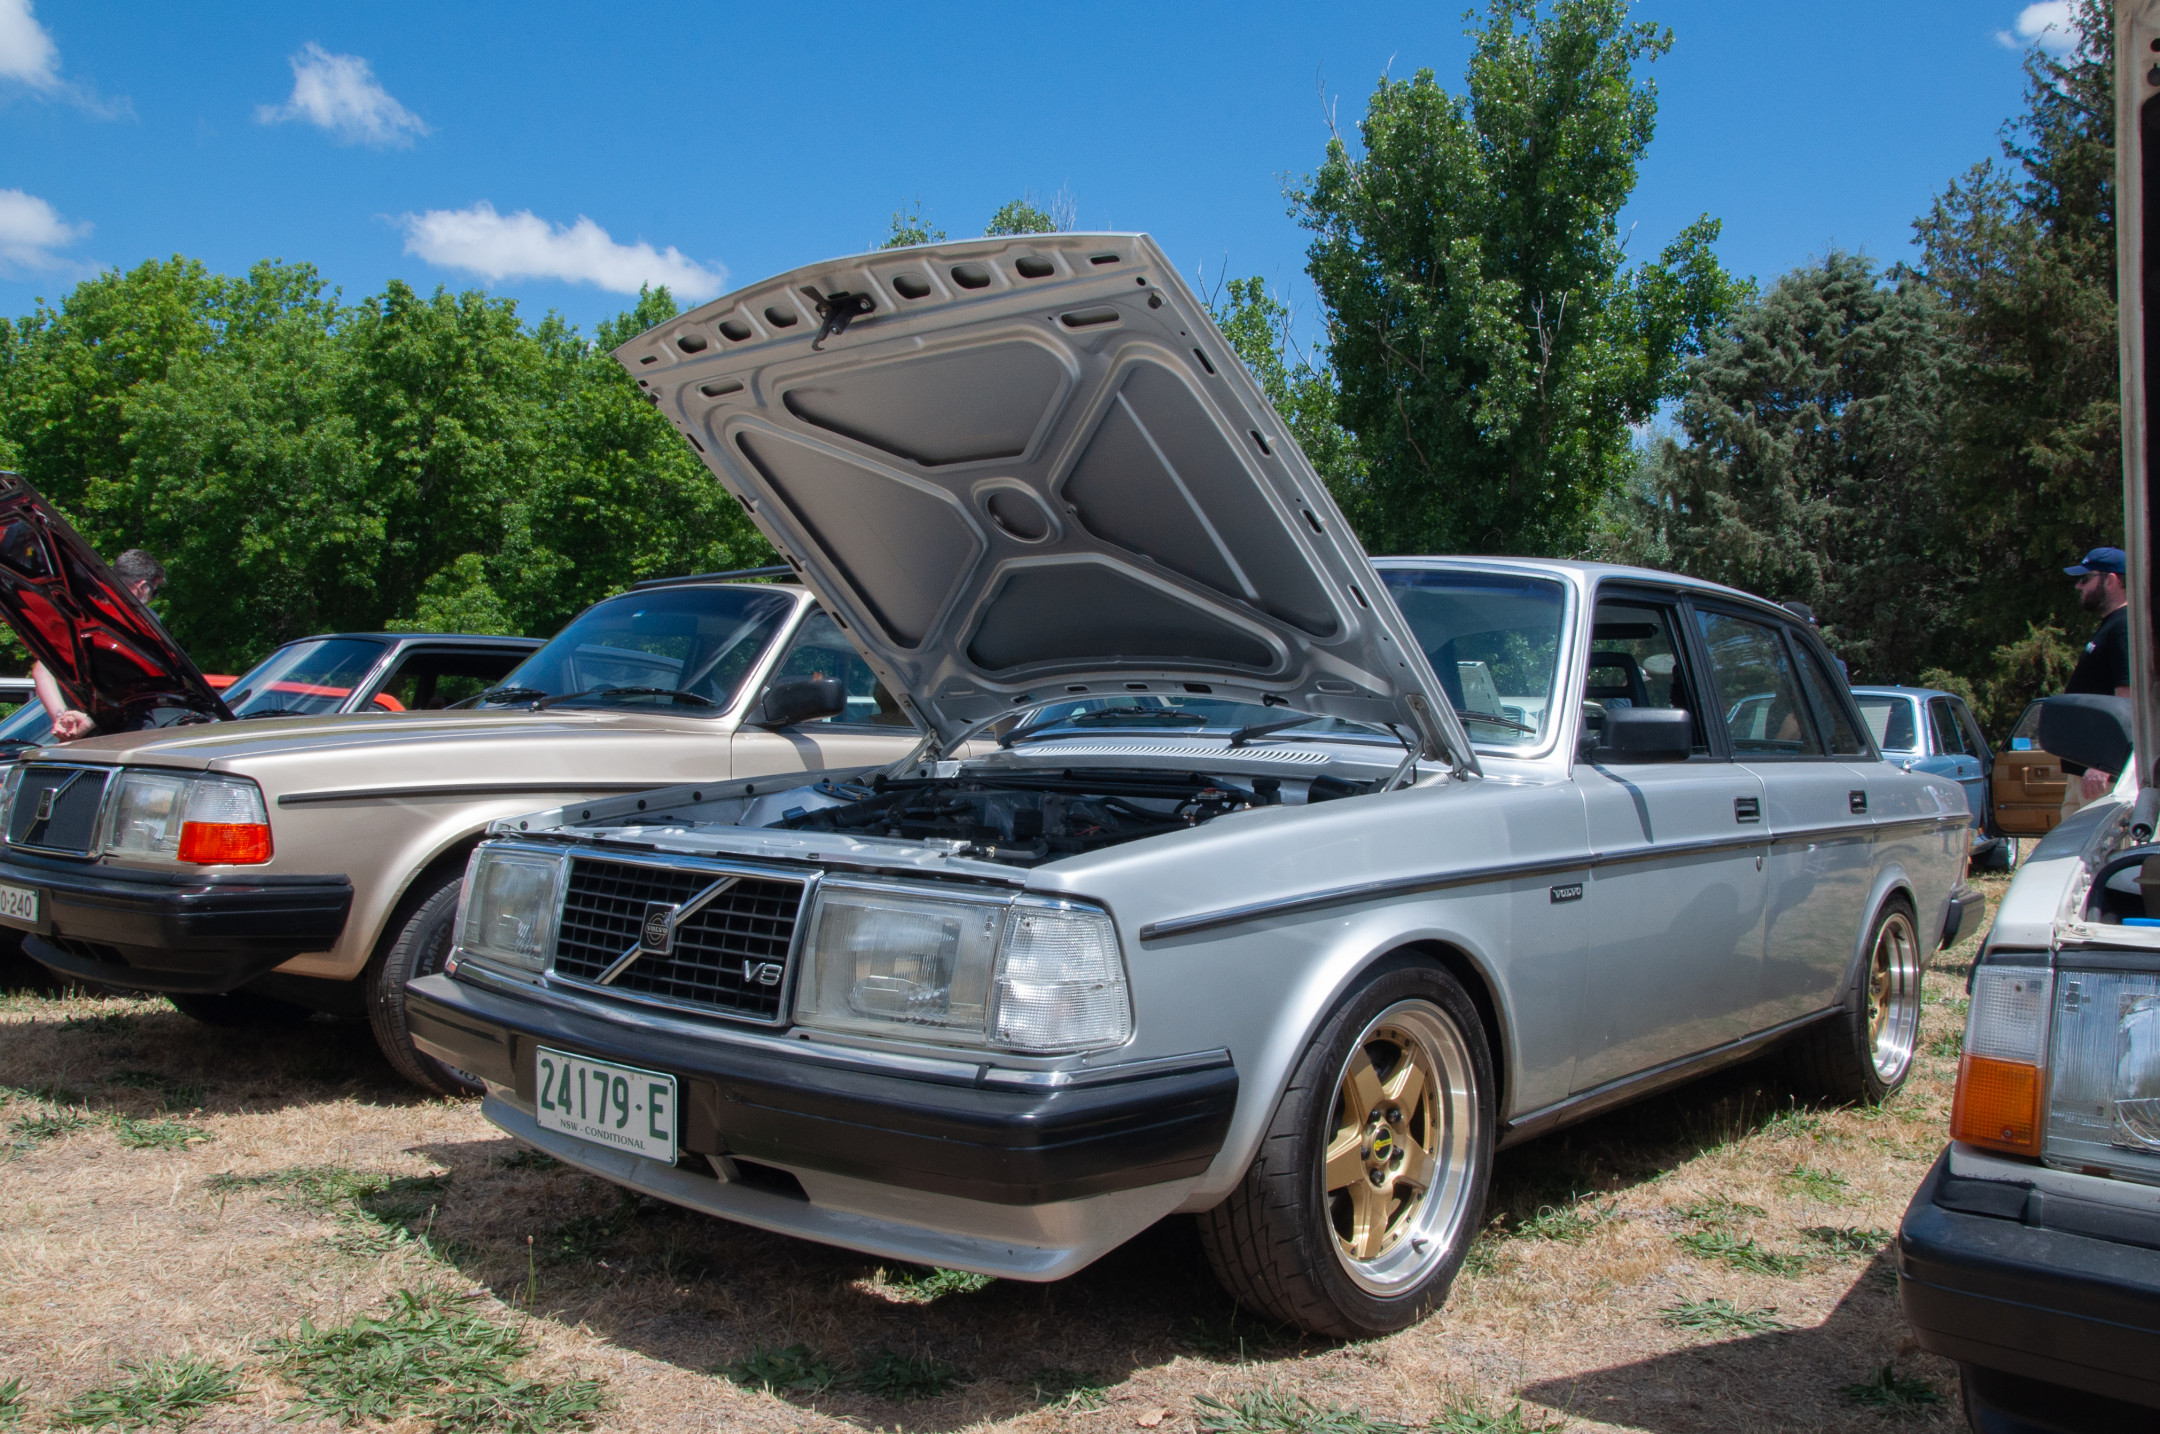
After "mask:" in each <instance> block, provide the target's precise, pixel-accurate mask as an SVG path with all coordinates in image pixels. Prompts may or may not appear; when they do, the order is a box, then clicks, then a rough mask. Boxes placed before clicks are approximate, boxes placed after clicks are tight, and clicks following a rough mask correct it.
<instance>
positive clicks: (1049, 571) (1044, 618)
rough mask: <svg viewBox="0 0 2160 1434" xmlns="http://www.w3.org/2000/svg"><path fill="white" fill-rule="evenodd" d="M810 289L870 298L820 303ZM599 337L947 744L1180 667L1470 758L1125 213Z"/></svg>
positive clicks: (1321, 514) (912, 254) (1206, 687)
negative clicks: (614, 342) (1110, 220)
mask: <svg viewBox="0 0 2160 1434" xmlns="http://www.w3.org/2000/svg"><path fill="white" fill-rule="evenodd" d="M835 305H839V306H841V307H846V308H849V309H853V308H854V307H855V306H867V311H866V312H862V313H861V314H860V315H859V316H858V317H854V318H853V319H852V321H851V322H848V323H847V324H846V325H845V326H843V327H840V328H838V329H837V330H836V329H835V321H828V319H827V317H826V316H827V315H828V314H831V313H834V312H835V308H834V306H835ZM615 356H616V358H617V359H618V360H620V361H621V363H622V364H623V366H624V367H625V368H626V369H627V370H629V372H630V374H631V375H632V377H634V378H635V379H636V380H637V382H638V385H639V387H641V388H642V389H644V390H645V392H646V394H647V396H648V397H650V398H651V399H652V401H653V402H654V403H655V404H656V405H657V406H658V407H659V409H660V411H661V412H662V413H663V414H665V415H666V416H667V417H668V419H669V420H670V421H671V422H672V423H674V424H675V426H676V427H677V428H678V429H680V430H681V431H682V432H683V434H684V435H685V436H686V437H688V438H689V439H690V440H691V442H692V443H693V444H694V445H695V446H696V448H697V449H698V452H699V453H700V455H701V456H702V457H703V458H704V461H705V464H706V466H707V467H709V468H710V469H711V470H712V472H713V474H714V475H715V476H716V477H718V478H719V480H720V481H721V482H722V483H723V484H725V485H726V487H727V488H728V491H730V492H731V493H733V494H734V495H735V496H736V497H737V498H738V499H740V500H741V502H742V503H743V505H744V507H745V508H746V509H747V510H748V511H749V513H750V515H751V517H752V518H753V519H754V520H755V521H756V523H757V525H758V527H759V529H760V530H761V531H763V532H764V533H765V535H766V536H767V537H768V538H770V539H771V540H772V541H773V543H774V544H775V545H776V546H777V547H778V548H779V549H780V551H781V552H782V553H784V554H786V555H787V556H788V557H789V559H790V560H791V561H792V562H794V563H795V564H796V565H797V566H798V567H799V568H800V569H801V571H802V574H803V578H804V580H805V581H806V582H807V583H809V585H810V586H811V587H812V588H814V589H815V590H816V591H817V593H818V596H819V597H820V598H822V599H823V600H824V602H825V603H826V605H827V607H828V609H829V610H830V611H832V612H833V613H835V614H836V615H839V616H840V618H841V620H842V621H843V622H844V623H845V625H846V626H847V628H848V630H849V632H850V634H851V636H852V637H853V638H854V640H855V642H856V644H857V645H858V646H859V647H860V648H861V650H862V652H863V654H864V656H865V657H866V658H867V659H868V661H869V662H870V665H871V667H872V668H873V669H874V670H875V671H876V672H877V674H878V676H879V677H880V678H881V679H883V681H884V682H885V684H886V686H887V687H888V688H889V689H890V690H891V691H892V692H894V693H895V694H896V695H904V698H903V700H904V701H905V702H906V703H907V704H908V705H909V706H910V707H911V709H912V710H913V711H915V712H916V713H917V714H918V715H919V717H920V719H921V721H922V722H923V724H924V725H925V726H927V727H929V728H930V729H932V730H934V731H935V732H937V733H938V735H939V736H940V738H941V739H943V740H944V742H945V743H946V745H947V746H948V747H949V746H950V745H951V744H952V743H953V742H955V741H956V740H958V738H959V737H960V736H961V734H962V733H964V732H965V731H967V730H968V729H969V728H970V727H971V726H973V725H974V724H976V723H978V722H981V721H983V720H984V719H986V718H991V717H995V716H997V715H999V714H1001V713H1005V712H1010V711H1013V710H1016V709H1020V708H1025V707H1028V706H1031V705H1035V704H1038V703H1041V702H1047V701H1052V700H1065V699H1068V698H1070V697H1073V696H1075V695H1087V694H1099V693H1116V694H1124V693H1128V692H1136V691H1139V692H1170V693H1183V692H1187V691H1193V690H1199V691H1205V692H1209V693H1211V694H1213V695H1216V696H1222V697H1229V698H1236V699H1240V700H1244V701H1248V702H1255V703H1258V702H1266V703H1270V704H1276V705H1283V704H1287V705H1288V706H1289V707H1291V708H1292V709H1294V710H1297V711H1303V712H1312V713H1318V714H1325V715H1329V716H1335V717H1341V718H1346V719H1350V720H1353V721H1360V722H1372V723H1388V724H1393V725H1395V726H1397V727H1399V728H1401V729H1403V730H1405V731H1408V732H1413V733H1416V734H1417V735H1418V738H1419V741H1420V744H1421V745H1422V746H1423V748H1424V750H1425V751H1426V753H1427V754H1428V755H1431V756H1434V757H1444V758H1446V759H1448V760H1451V761H1453V762H1454V763H1455V764H1456V766H1457V767H1458V768H1460V769H1464V770H1472V769H1474V768H1475V766H1476V758H1475V757H1473V756H1472V755H1471V754H1470V743H1469V740H1468V738H1467V736H1466V735H1465V733H1464V731H1463V728H1462V726H1461V724H1460V723H1459V722H1458V721H1457V720H1456V718H1455V715H1454V712H1453V710H1452V709H1451V707H1450V706H1449V704H1448V702H1447V700H1446V697H1445V694H1444V692H1443V689H1442V688H1441V686H1440V684H1439V682H1438V680H1437V679H1436V678H1435V676H1434V674H1433V671H1432V668H1431V666H1430V665H1429V663H1428V661H1427V659H1426V655H1425V654H1424V652H1423V651H1422V650H1420V648H1419V646H1418V644H1417V642H1416V641H1415V639H1414V638H1413V636H1412V635H1411V632H1410V629H1409V626H1408V624H1407V623H1406V622H1405V621H1404V620H1403V617H1402V615H1401V613H1400V612H1398V611H1397V610H1396V608H1395V606H1394V605H1393V604H1392V603H1389V602H1386V601H1384V600H1383V599H1382V597H1381V593H1380V579H1379V576H1378V574H1377V573H1375V572H1374V570H1373V566H1372V563H1371V561H1370V559H1368V558H1367V557H1366V555H1365V552H1364V550H1363V549H1362V548H1361V547H1360V546H1359V545H1358V542H1357V539H1356V537H1355V536H1354V535H1353V534H1352V533H1351V531H1350V527H1349V524H1348V523H1347V522H1346V521H1345V520H1344V518H1343V516H1342V514H1341V513H1340V512H1339V511H1337V509H1336V506H1335V503H1334V500H1333V499H1332V498H1330V497H1329V495H1328V491H1327V486H1326V485H1325V484H1324V483H1322V482H1321V481H1320V478H1319V476H1318V475H1317V474H1316V473H1314V471H1313V469H1312V466H1311V465H1310V464H1309V463H1308V462H1307V461H1306V460H1305V457H1304V455H1303V453H1302V452H1301V451H1300V450H1299V449H1298V446H1297V444H1296V442H1295V441H1294V440H1293V439H1292V437H1291V436H1290V433H1289V431H1288V429H1287V428H1285V427H1284V425H1283V423H1282V421H1281V420H1280V419H1279V418H1278V417H1277V416H1276V414H1275V411H1274V409H1273V407H1272V406H1271V405H1270V404H1269V403H1268V402H1267V399H1266V397H1265V396H1264V395H1263V394H1262V393H1261V391H1260V388H1259V385H1258V384H1257V383H1255V382H1254V381H1253V378H1252V376H1251V374H1249V373H1248V372H1247V371H1246V368H1245V365H1244V364H1243V363H1242V362H1241V361H1240V360H1239V359H1238V358H1237V355H1236V353H1235V351H1234V350H1232V349H1231V347H1230V346H1229V344H1228V343H1227V342H1226V341H1225V340H1224V339H1223V337H1222V335H1221V334H1220V333H1219V332H1217V330H1216V328H1215V325H1214V322H1213V320H1211V319H1210V318H1209V316H1208V312H1207V309H1206V307H1205V306H1204V305H1203V304H1202V303H1201V302H1200V301H1199V299H1198V298H1197V297H1195V296H1194V294H1193V293H1192V291H1191V290H1190V289H1189V288H1187V287H1186V285H1185V283H1184V281H1183V280H1182V279H1181V278H1180V277H1179V276H1178V273H1177V271H1176V269H1175V268H1174V267H1173V266H1172V265H1171V264H1170V262H1169V261H1168V260H1167V259H1166V258H1165V257H1164V256H1163V254H1162V251H1161V250H1160V249H1158V248H1157V247H1156V245H1155V242H1154V241H1153V240H1152V239H1149V238H1148V237H1147V236H1145V235H1138V234H1033V235H1027V236H1024V237H1021V238H1009V239H983V240H975V241H971V242H967V243H959V244H941V245H934V246H925V247H921V248H914V249H901V250H887V251H881V252H879V253H875V254H866V255H862V256H859V257H856V258H850V259H841V260H834V261H831V262H829V263H823V264H812V265H809V266H807V267H804V268H801V269H797V270H795V271H794V272H792V273H788V274H783V275H780V276H778V277H777V278H773V279H770V280H767V281H765V282H764V283H761V284H758V285H755V286H753V287H751V288H748V289H744V290H740V291H738V292H736V293H733V294H729V295H727V296H725V297H723V298H719V299H715V300H713V301H712V302H711V303H709V304H706V305H704V306H702V307H700V308H697V309H693V310H692V311H691V312H689V313H687V314H685V315H683V316H682V317H681V318H678V319H674V320H671V321H670V322H668V323H665V324H662V325H660V326H659V327H658V328H655V329H653V330H651V331H650V332H648V333H645V334H642V335H640V336H639V337H637V338H635V339H633V340H631V341H630V342H628V343H626V344H624V345H623V346H622V347H621V348H619V349H617V350H616V354H615Z"/></svg>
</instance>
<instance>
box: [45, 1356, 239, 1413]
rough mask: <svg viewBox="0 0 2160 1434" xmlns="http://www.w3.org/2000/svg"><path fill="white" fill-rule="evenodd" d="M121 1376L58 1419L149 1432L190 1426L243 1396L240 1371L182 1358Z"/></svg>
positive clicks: (80, 1398)
mask: <svg viewBox="0 0 2160 1434" xmlns="http://www.w3.org/2000/svg"><path fill="white" fill-rule="evenodd" d="M120 1373H121V1378H119V1379H117V1380H115V1381H113V1382H112V1383H111V1384H107V1385H102V1386H100V1387H99V1388H96V1389H91V1390H86V1391H84V1392H83V1393H81V1394H78V1395H76V1396H75V1397H74V1398H73V1399H71V1400H69V1401H68V1403H67V1407H66V1408H65V1409H62V1410H61V1411H60V1412H59V1413H58V1414H57V1415H55V1416H54V1417H53V1422H54V1423H55V1424H57V1425H59V1426H60V1427H62V1428H66V1429H104V1428H108V1427H117V1428H120V1429H148V1428H150V1427H151V1426H153V1425H167V1426H179V1425H185V1424H191V1423H193V1422H194V1421H195V1420H196V1419H198V1418H200V1417H201V1416H202V1413H203V1411H204V1410H206V1409H208V1408H209V1407H210V1406H211V1405H213V1404H217V1403H221V1402H222V1401H224V1400H227V1399H230V1398H232V1397H233V1396H234V1395H236V1394H238V1393H239V1392H240V1372H239V1371H238V1370H236V1369H231V1368H228V1367H227V1366H225V1365H222V1364H217V1363H214V1362H212V1361H210V1360H207V1359H197V1358H195V1357H194V1356H192V1355H183V1356H181V1357H180V1358H178V1359H150V1360H145V1361H143V1362H142V1363H140V1364H123V1365H121V1366H120Z"/></svg>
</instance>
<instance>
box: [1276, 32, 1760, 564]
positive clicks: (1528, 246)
mask: <svg viewBox="0 0 2160 1434" xmlns="http://www.w3.org/2000/svg"><path fill="white" fill-rule="evenodd" d="M1476 42H1477V43H1476V50H1475V53H1474V55H1473V57H1472V59H1471V61H1470V65H1469V72H1468V77H1467V90H1466V93H1464V94H1462V95H1452V94H1449V93H1448V92H1446V91H1445V90H1443V89H1442V88H1441V87H1440V86H1439V85H1438V84H1437V83H1436V82H1435V80H1434V78H1433V75H1432V72H1431V71H1429V70H1421V71H1419V72H1418V73H1417V74H1416V75H1415V76H1414V77H1413V78H1412V79H1409V80H1383V81H1382V82H1381V84H1380V86H1379V87H1378V88H1377V89H1376V90H1375V91H1374V92H1373V95H1372V98H1371V100H1370V102H1369V103H1368V105H1367V108H1366V114H1365V118H1364V120H1363V121H1362V123H1361V124H1360V126H1359V137H1360V139H1361V141H1362V149H1361V152H1360V153H1358V154H1355V155H1354V154H1352V152H1351V149H1350V146H1349V145H1348V144H1347V143H1346V142H1345V141H1344V140H1343V139H1342V138H1341V137H1340V136H1337V137H1336V138H1335V139H1333V140H1331V141H1330V143H1329V145H1328V149H1327V157H1326V160H1325V162H1324V163H1323V164H1322V165H1321V167H1320V169H1319V171H1318V173H1317V174H1315V175H1313V176H1312V177H1311V178H1310V179H1309V180H1308V181H1307V183H1306V184H1305V186H1304V187H1303V188H1302V189H1299V190H1296V191H1294V192H1293V193H1292V195H1291V199H1292V203H1293V206H1294V212H1295V213H1296V214H1297V216H1298V218H1299V220H1300V222H1301V223H1303V224H1304V225H1305V226H1306V227H1307V228H1309V229H1311V230H1312V231H1313V232H1314V235H1315V238H1314V240H1313V243H1312V245H1311V247H1310V249H1309V250H1308V259H1309V263H1308V272H1309V273H1310V274H1311V276H1312V279H1313V283H1314V285H1315V287H1316V288H1317V289H1318V290H1319V293H1320V297H1321V301H1322V303H1323V304H1324V305H1325V306H1326V309H1327V314H1328V320H1329V332H1330V345H1329V353H1330V359H1331V362H1332V365H1333V368H1334V370H1335V372H1336V374H1337V375H1338V376H1339V378H1340V381H1341V392H1342V398H1341V417H1342V421H1343V423H1344V424H1345V425H1346V426H1347V427H1349V428H1350V429H1351V430H1352V431H1353V432H1355V433H1356V434H1357V436H1358V440H1359V445H1360V447H1361V448H1362V450H1363V452H1364V454H1365V457H1366V460H1367V462H1368V463H1369V465H1370V466H1369V470H1368V474H1367V477H1366V481H1365V491H1364V492H1363V493H1362V494H1361V495H1360V498H1359V500H1358V501H1357V502H1354V503H1352V504H1350V505H1349V506H1350V507H1351V508H1352V510H1353V511H1355V512H1357V513H1358V514H1360V515H1361V518H1362V521H1363V526H1362V527H1361V530H1360V531H1361V534H1362V536H1363V537H1364V538H1365V540H1366V543H1367V545H1368V546H1370V547H1373V548H1375V549H1376V550H1394V551H1442V552H1445V551H1465V550H1467V551H1481V552H1494V551H1502V550H1512V551H1528V552H1549V553H1550V552H1575V551H1578V550H1580V548H1581V547H1582V546H1583V545H1584V544H1585V543H1586V542H1587V541H1588V538H1589V532H1590V529H1591V527H1592V525H1593V523H1594V521H1595V520H1596V517H1597V515H1598V513H1599V511H1600V505H1601V503H1602V501H1603V500H1604V499H1605V498H1606V496H1607V495H1608V494H1610V493H1611V492H1612V491H1614V490H1615V489H1617V488H1619V487H1620V486H1621V485H1622V484H1623V483H1624V481H1625V479H1626V478H1627V475H1628V474H1629V472H1630V471H1631V469H1632V466H1633V464H1634V457H1633V453H1632V450H1631V447H1630V443H1629V425H1631V424H1639V423H1642V422H1644V421H1646V420H1647V419H1648V418H1649V417H1650V415H1651V414H1652V412H1653V411H1654V410H1655V409H1656V407H1657V405H1658V403H1659V401H1660V400H1661V399H1663V398H1667V397H1670V396H1673V395H1674V394H1676V393H1677V392H1678V390H1679V386H1680V365H1681V361H1682V360H1683V359H1684V358H1685V357H1686V356H1687V355H1688V354H1690V353H1693V352H1697V351H1699V350H1700V348H1701V346H1702V344H1703V342H1704V340H1705V339H1706V337H1707V336H1708V335H1709V334H1710V333H1712V332H1713V331H1714V330H1715V329H1716V327H1717V325H1718V324H1719V323H1720V322H1721V321H1722V320H1723V318H1724V317H1725V315H1726V314H1727V313H1728V312H1729V311H1730V310H1731V308H1732V305H1733V304H1734V302H1735V301H1736V300H1737V299H1738V298H1739V297H1740V295H1741V294H1742V293H1743V292H1744V291H1743V289H1742V286H1740V285H1738V284H1736V283H1734V281H1733V280H1732V279H1731V278H1730V277H1729V276H1728V275H1727V274H1726V273H1725V271H1724V269H1723V268H1722V267H1721V266H1720V265H1719V264H1718V261H1717V259H1716V257H1715V256H1714V255H1713V254H1712V253H1711V247H1710V246H1711V244H1712V243H1713V242H1714V241H1715V240H1716V238H1717V234H1718V225H1717V223H1716V221H1714V220H1712V219H1710V218H1708V217H1707V216H1706V217H1704V218H1702V219H1700V220H1698V221H1696V222H1695V223H1694V224H1691V225H1690V226H1688V227H1687V228H1686V229H1685V230H1684V231H1682V232H1681V234H1680V235H1679V236H1678V237H1677V238H1675V239H1674V240H1673V241H1672V242H1671V243H1670V244H1669V245H1667V246H1666V248H1665V249H1664V250H1663V251H1662V253H1661V254H1660V255H1659V257H1658V259H1657V260H1656V261H1655V262H1653V263H1645V264H1640V265H1637V266H1635V267H1634V268H1632V269H1628V268H1626V267H1625V265H1624V260H1625V253H1624V248H1623V245H1622V242H1621V239H1620V235H1619V227H1618V216H1619V212H1620V209H1621V207H1622V206H1623V205H1624V204H1625V203H1626V202H1627V199H1628V196H1629V195H1630V194H1631V193H1632V192H1633V190H1634V187H1635V176H1636V166H1637V164H1638V163H1639V161H1640V160H1641V158H1642V155H1643V153H1644V151H1645V150H1646V149H1647V148H1648V146H1649V144H1650V139H1651V134H1652V131H1653V128H1654V122H1655V118H1656V114H1657V93H1656V89H1655V87H1654V86H1653V85H1652V84H1651V83H1650V82H1649V81H1648V80H1647V79H1639V78H1638V77H1637V74H1636V70H1637V67H1638V66H1639V65H1641V64H1647V63H1648V62H1650V61H1652V60H1655V59H1656V58H1657V57H1658V56H1660V55H1662V54H1664V53H1665V51H1666V50H1667V48H1668V47H1669V46H1670V44H1671V36H1670V34H1669V32H1666V31H1662V30H1660V29H1658V28H1657V27H1655V26H1652V25H1644V24H1631V23H1630V22H1629V21H1628V18H1627V4H1626V0H1557V3H1554V4H1552V5H1550V6H1549V7H1541V6H1540V5H1539V4H1537V3H1536V0H1492V3H1491V6H1490V9H1489V10H1488V12H1487V16H1486V21H1485V24H1484V26H1483V28H1482V29H1481V30H1479V31H1478V32H1477V33H1476Z"/></svg>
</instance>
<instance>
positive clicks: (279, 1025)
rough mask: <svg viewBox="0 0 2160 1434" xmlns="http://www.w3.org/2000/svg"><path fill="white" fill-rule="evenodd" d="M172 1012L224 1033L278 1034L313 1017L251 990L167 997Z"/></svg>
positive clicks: (307, 1012) (287, 1002)
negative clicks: (210, 994)
mask: <svg viewBox="0 0 2160 1434" xmlns="http://www.w3.org/2000/svg"><path fill="white" fill-rule="evenodd" d="M165 999H166V1000H168V1001H170V1002H172V1006H173V1009H174V1010H176V1011H178V1012H179V1013H180V1014H181V1015H183V1016H186V1017H187V1018H189V1019H190V1020H195V1021H201V1022H202V1023H203V1024H204V1025H206V1026H217V1027H219V1028H221V1029H224V1030H254V1031H279V1030H284V1029H286V1028H288V1027H291V1026H297V1025H299V1024H301V1023H302V1022H304V1021H305V1020H307V1018H308V1017H309V1016H311V1015H313V1014H314V1012H312V1011H310V1010H309V1009H308V1008H307V1007H305V1006H295V1005H294V1004H293V1003H292V1002H290V1001H273V1000H271V999H270V998H269V997H268V996H258V995H256V994H255V993H254V992H253V991H227V992H225V993H224V994H223V995H218V996H208V995H200V994H197V995H167V996H166V997H165Z"/></svg>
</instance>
